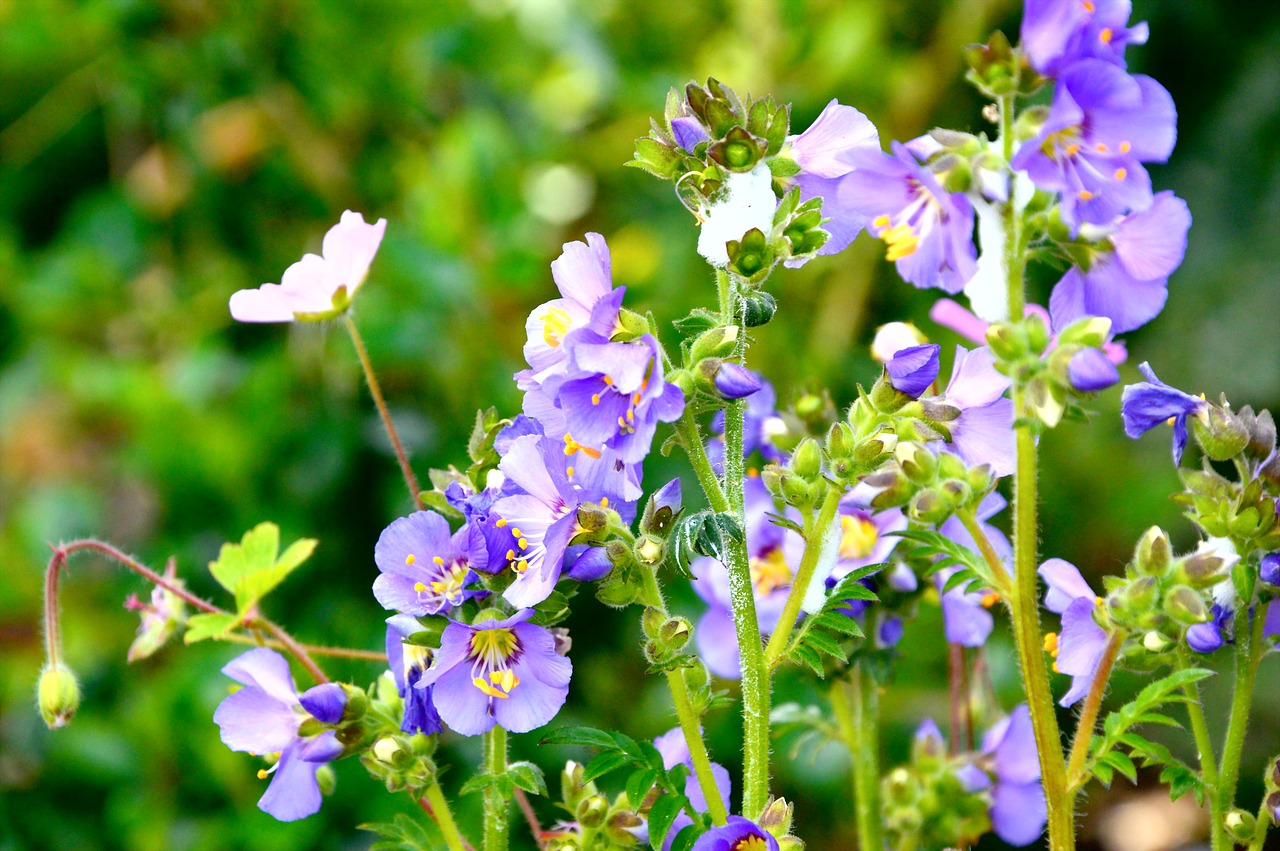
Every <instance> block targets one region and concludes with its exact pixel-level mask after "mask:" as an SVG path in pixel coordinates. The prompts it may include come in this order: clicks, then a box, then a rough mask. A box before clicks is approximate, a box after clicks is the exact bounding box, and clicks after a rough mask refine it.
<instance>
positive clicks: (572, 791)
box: [541, 760, 644, 851]
mask: <svg viewBox="0 0 1280 851" xmlns="http://www.w3.org/2000/svg"><path fill="white" fill-rule="evenodd" d="M585 774H586V769H585V768H584V767H583V766H582V765H581V764H579V763H577V762H574V761H573V760H569V761H568V762H566V763H565V766H564V770H563V771H562V772H560V793H561V798H562V806H563V807H564V808H565V809H566V810H568V811H569V812H571V813H573V816H574V821H572V822H567V823H562V824H560V825H558V826H557V827H556V828H555V829H553V830H549V831H545V832H544V833H543V835H542V837H541V839H542V843H543V847H544V848H546V849H547V851H588V849H595V851H599V849H604V848H634V847H635V846H636V837H635V831H636V830H638V829H639V828H641V827H642V826H643V825H644V818H643V817H642V815H641V814H640V813H639V812H637V811H636V810H635V809H634V808H633V807H632V806H631V803H630V802H629V801H628V799H627V796H626V794H625V793H623V794H621V795H619V796H618V797H617V798H616V799H614V800H613V801H610V800H609V799H608V798H607V797H605V796H604V795H602V794H600V791H599V789H597V788H596V784H595V782H594V781H590V780H587V781H584V780H583V778H584V777H585Z"/></svg>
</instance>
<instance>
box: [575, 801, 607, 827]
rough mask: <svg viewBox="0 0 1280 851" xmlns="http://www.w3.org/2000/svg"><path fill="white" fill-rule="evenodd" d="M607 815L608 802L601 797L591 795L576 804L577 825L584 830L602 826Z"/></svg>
mask: <svg viewBox="0 0 1280 851" xmlns="http://www.w3.org/2000/svg"><path fill="white" fill-rule="evenodd" d="M608 814H609V801H608V800H606V799H605V797H604V796H603V795H592V796H591V797H589V798H584V799H583V800H582V802H581V803H579V804H578V810H577V816H578V824H580V825H582V826H583V827H585V828H589V829H590V828H596V827H599V826H600V825H602V824H604V820H605V817H606V816H607V815H608Z"/></svg>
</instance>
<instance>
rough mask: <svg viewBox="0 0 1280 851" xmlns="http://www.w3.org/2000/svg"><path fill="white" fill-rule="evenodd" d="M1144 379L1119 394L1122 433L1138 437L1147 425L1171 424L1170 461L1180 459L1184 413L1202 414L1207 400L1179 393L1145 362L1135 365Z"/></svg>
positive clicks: (1184, 445) (1184, 433) (1184, 441)
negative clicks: (1122, 424) (1171, 456)
mask: <svg viewBox="0 0 1280 851" xmlns="http://www.w3.org/2000/svg"><path fill="white" fill-rule="evenodd" d="M1138 369H1139V370H1141V371H1142V374H1143V375H1145V376H1146V377H1147V380H1146V381H1141V382H1139V383H1137V384H1130V385H1129V386H1128V387H1126V388H1124V393H1123V394H1121V396H1120V414H1121V416H1122V417H1123V419H1124V433H1125V434H1127V435H1129V437H1135V438H1136V437H1141V436H1142V435H1144V434H1146V433H1147V432H1148V431H1150V430H1151V429H1153V428H1155V427H1156V426H1158V425H1161V424H1163V423H1166V422H1172V424H1173V463H1174V464H1175V465H1177V464H1180V463H1182V453H1183V450H1185V449H1186V448H1187V417H1188V416H1197V417H1199V416H1204V415H1205V413H1206V412H1207V411H1208V409H1209V403H1208V402H1206V401H1205V400H1204V398H1203V397H1200V396H1192V395H1191V394H1190V393H1183V392H1182V391H1181V390H1179V389H1177V388H1176V387H1170V386H1169V385H1168V384H1165V383H1164V382H1163V381H1161V380H1160V379H1159V378H1156V373H1155V370H1153V369H1152V368H1151V366H1150V365H1149V364H1146V363H1143V364H1141V365H1140V366H1139V367H1138Z"/></svg>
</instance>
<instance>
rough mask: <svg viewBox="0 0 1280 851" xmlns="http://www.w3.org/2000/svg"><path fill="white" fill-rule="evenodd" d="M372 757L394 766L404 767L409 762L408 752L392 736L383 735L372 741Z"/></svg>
mask: <svg viewBox="0 0 1280 851" xmlns="http://www.w3.org/2000/svg"><path fill="white" fill-rule="evenodd" d="M373 758H374V759H376V760H377V761H378V762H381V763H384V764H385V765H390V766H393V767H395V768H404V767H405V766H407V765H408V764H409V762H410V757H409V754H408V753H406V752H405V749H404V748H403V747H401V745H400V743H399V742H398V741H396V738H395V737H394V736H383V737H382V738H381V739H378V741H376V742H374V745H373Z"/></svg>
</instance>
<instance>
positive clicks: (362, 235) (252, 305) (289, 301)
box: [230, 210, 387, 322]
mask: <svg viewBox="0 0 1280 851" xmlns="http://www.w3.org/2000/svg"><path fill="white" fill-rule="evenodd" d="M386 229H387V220H386V219H378V221H377V222H375V223H374V224H368V223H367V222H365V220H364V216H363V215H361V214H360V213H353V212H352V211H350V210H347V211H346V212H345V213H343V214H342V218H341V219H340V220H339V222H338V223H337V224H336V225H334V226H333V227H332V228H330V229H329V232H328V233H326V234H325V235H324V242H323V244H322V245H321V248H320V255H315V254H304V255H303V256H302V259H301V260H299V261H298V262H297V263H294V264H293V265H292V266H290V267H289V268H288V269H285V271H284V277H282V278H281V279H280V283H279V284H263V285H262V286H261V287H259V288H258V289H256V290H240V291H238V292H236V293H235V294H233V295H232V296H231V303H230V309H231V318H232V319H235V320H238V321H240V322H292V321H294V320H295V319H298V320H302V321H316V320H320V319H332V318H333V317H335V316H338V315H339V314H341V313H343V312H345V311H346V309H347V308H348V307H349V306H350V304H351V299H352V298H353V297H354V296H355V293H356V289H357V288H358V287H359V286H360V284H362V283H364V279H365V276H366V275H367V274H368V273H369V264H370V263H372V262H373V257H374V255H375V254H377V253H378V246H379V245H381V244H382V235H383V233H384V232H385V231H386Z"/></svg>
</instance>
